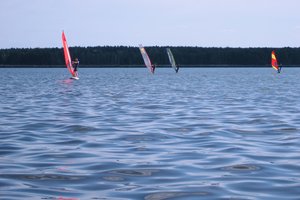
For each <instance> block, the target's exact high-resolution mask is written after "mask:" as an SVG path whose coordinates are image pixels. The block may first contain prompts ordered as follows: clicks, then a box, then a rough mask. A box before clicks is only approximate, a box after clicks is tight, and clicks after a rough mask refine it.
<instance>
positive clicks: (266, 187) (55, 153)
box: [0, 68, 300, 200]
mask: <svg viewBox="0 0 300 200" xmlns="http://www.w3.org/2000/svg"><path fill="white" fill-rule="evenodd" d="M79 72H80V80H78V81H76V80H71V79H69V74H68V72H67V70H66V69H0V77H1V79H0V199H1V200H4V199H5V200H9V199H30V200H33V199H34V200H36V199H50V200H53V199H57V200H75V199H76V200H78V199H94V200H95V199H109V200H110V199H114V200H115V199H116V200H121V199H144V200H181V199H191V200H196V199H197V200H198V199H208V200H210V199H211V200H215V199H228V200H229V199H230V200H233V199H234V200H252V199H270V200H282V199H285V200H291V199H293V200H296V199H297V200H299V199H300V68H284V69H283V70H282V73H281V74H277V73H276V72H275V70H273V69H272V68H264V69H257V68H254V69H248V68H229V69H222V68H217V69H208V68H205V69H181V70H180V71H179V73H178V74H175V73H174V71H173V70H172V69H171V68H170V69H168V68H164V69H160V68H158V69H157V70H156V74H155V75H151V74H150V73H149V72H148V71H147V69H146V68H145V69H144V68H143V69H122V68H120V69H83V68H80V69H79Z"/></svg>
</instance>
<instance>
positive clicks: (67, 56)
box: [62, 32, 76, 76]
mask: <svg viewBox="0 0 300 200" xmlns="http://www.w3.org/2000/svg"><path fill="white" fill-rule="evenodd" d="M62 43H63V47H64V55H65V62H66V66H67V68H68V69H69V71H70V73H71V74H72V76H76V74H75V72H74V68H73V66H72V60H71V56H70V52H69V47H68V44H67V39H66V36H65V33H64V32H62Z"/></svg>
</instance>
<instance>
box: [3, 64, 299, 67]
mask: <svg viewBox="0 0 300 200" xmlns="http://www.w3.org/2000/svg"><path fill="white" fill-rule="evenodd" d="M179 66H180V68H269V67H271V66H270V65H213V64H210V65H179ZM169 67H171V66H170V65H157V68H169ZM283 67H285V68H297V67H300V65H284V66H283ZM0 68H66V66H64V65H0ZM79 68H145V66H144V65H80V66H79Z"/></svg>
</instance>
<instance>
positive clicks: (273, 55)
mask: <svg viewBox="0 0 300 200" xmlns="http://www.w3.org/2000/svg"><path fill="white" fill-rule="evenodd" d="M271 64H272V67H273V68H274V69H275V70H277V71H279V66H278V63H277V59H276V55H275V51H272V54H271Z"/></svg>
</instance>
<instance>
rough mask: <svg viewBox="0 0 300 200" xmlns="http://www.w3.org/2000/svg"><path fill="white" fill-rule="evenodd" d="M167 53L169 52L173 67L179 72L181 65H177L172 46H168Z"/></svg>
mask: <svg viewBox="0 0 300 200" xmlns="http://www.w3.org/2000/svg"><path fill="white" fill-rule="evenodd" d="M167 54H168V57H169V61H170V63H171V66H172V68H173V69H174V70H175V72H176V73H177V72H178V70H179V67H178V66H177V65H176V62H175V59H174V56H173V54H172V51H171V49H170V48H167Z"/></svg>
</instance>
